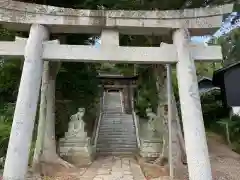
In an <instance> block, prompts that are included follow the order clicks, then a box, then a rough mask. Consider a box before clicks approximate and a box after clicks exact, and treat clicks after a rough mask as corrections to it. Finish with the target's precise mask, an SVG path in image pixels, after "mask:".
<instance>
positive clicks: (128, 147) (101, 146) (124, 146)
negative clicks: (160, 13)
mask: <svg viewBox="0 0 240 180" xmlns="http://www.w3.org/2000/svg"><path fill="white" fill-rule="evenodd" d="M97 149H99V150H106V149H112V150H115V151H116V150H118V151H121V150H120V149H124V150H127V151H131V150H134V149H137V144H132V145H131V144H111V145H110V144H108V145H107V144H97Z"/></svg>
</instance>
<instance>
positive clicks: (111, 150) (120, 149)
mask: <svg viewBox="0 0 240 180" xmlns="http://www.w3.org/2000/svg"><path fill="white" fill-rule="evenodd" d="M137 151H138V148H120V147H118V148H104V149H103V148H97V152H121V153H123V152H125V153H129V152H135V153H136V152H137Z"/></svg>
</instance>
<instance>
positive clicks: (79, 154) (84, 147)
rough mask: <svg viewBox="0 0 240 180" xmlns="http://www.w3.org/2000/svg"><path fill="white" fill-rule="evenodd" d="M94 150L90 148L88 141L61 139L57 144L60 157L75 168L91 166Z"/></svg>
mask: <svg viewBox="0 0 240 180" xmlns="http://www.w3.org/2000/svg"><path fill="white" fill-rule="evenodd" d="M94 149H95V148H94V147H92V146H91V144H90V139H89V138H87V139H86V140H80V139H79V138H76V137H75V138H68V139H66V138H62V139H60V142H59V153H60V156H61V157H62V158H63V159H64V160H65V161H67V162H69V163H71V164H73V165H75V166H77V167H82V166H87V165H89V164H91V163H92V162H93V160H94V157H95V150H94Z"/></svg>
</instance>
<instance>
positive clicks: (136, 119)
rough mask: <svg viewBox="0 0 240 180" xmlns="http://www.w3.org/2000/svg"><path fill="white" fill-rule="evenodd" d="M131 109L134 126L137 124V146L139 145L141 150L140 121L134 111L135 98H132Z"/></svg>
mask: <svg viewBox="0 0 240 180" xmlns="http://www.w3.org/2000/svg"><path fill="white" fill-rule="evenodd" d="M131 109H132V116H133V121H134V124H135V132H136V137H137V145H138V148H140V147H141V142H140V137H139V121H138V118H137V115H136V112H135V111H134V99H133V96H131Z"/></svg>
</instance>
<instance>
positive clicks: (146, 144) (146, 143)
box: [140, 139, 162, 157]
mask: <svg viewBox="0 0 240 180" xmlns="http://www.w3.org/2000/svg"><path fill="white" fill-rule="evenodd" d="M161 150H162V141H161V140H160V139H155V140H154V139H150V140H141V147H140V155H141V156H142V157H159V155H160V153H161Z"/></svg>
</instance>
